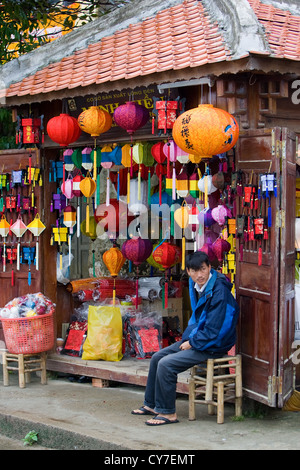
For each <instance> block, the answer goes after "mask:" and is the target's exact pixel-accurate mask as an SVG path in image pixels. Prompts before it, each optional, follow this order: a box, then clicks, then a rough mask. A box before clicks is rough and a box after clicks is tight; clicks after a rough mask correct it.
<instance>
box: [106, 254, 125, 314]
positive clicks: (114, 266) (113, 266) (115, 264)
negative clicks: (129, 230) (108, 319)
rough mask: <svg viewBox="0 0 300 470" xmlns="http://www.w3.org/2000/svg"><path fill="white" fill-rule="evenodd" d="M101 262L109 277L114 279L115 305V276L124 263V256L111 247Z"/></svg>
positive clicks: (114, 297)
mask: <svg viewBox="0 0 300 470" xmlns="http://www.w3.org/2000/svg"><path fill="white" fill-rule="evenodd" d="M102 259H103V262H104V264H105V266H106V267H107V269H108V270H109V272H110V274H111V276H112V277H113V278H114V286H113V305H115V300H116V280H115V278H116V276H117V275H118V274H119V272H120V270H121V268H122V266H123V264H124V263H125V261H126V258H125V256H124V255H123V253H122V252H121V250H119V248H117V247H116V246H113V247H112V248H110V249H109V250H107V251H105V252H104V253H103V255H102Z"/></svg>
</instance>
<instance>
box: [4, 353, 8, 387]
mask: <svg viewBox="0 0 300 470" xmlns="http://www.w3.org/2000/svg"><path fill="white" fill-rule="evenodd" d="M3 385H4V387H8V385H9V378H8V370H7V357H6V352H4V353H3Z"/></svg>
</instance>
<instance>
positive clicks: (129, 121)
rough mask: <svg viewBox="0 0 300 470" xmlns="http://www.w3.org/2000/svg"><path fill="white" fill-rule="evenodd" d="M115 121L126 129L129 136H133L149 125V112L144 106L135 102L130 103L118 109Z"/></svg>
mask: <svg viewBox="0 0 300 470" xmlns="http://www.w3.org/2000/svg"><path fill="white" fill-rule="evenodd" d="M114 120H115V123H116V124H117V125H118V126H120V127H122V129H125V130H126V131H127V132H128V134H133V133H134V132H135V131H137V130H138V129H140V128H141V127H143V126H144V125H145V124H147V122H148V120H149V111H148V110H147V109H146V108H145V107H144V106H142V105H140V104H138V103H135V102H134V101H128V102H127V103H125V104H122V105H121V106H118V107H117V109H116V110H115V112H114Z"/></svg>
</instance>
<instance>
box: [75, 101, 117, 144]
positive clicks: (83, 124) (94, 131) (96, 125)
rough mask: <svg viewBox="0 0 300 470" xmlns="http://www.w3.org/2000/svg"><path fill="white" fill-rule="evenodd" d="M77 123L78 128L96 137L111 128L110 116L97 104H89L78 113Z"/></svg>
mask: <svg viewBox="0 0 300 470" xmlns="http://www.w3.org/2000/svg"><path fill="white" fill-rule="evenodd" d="M78 124H79V127H80V129H81V130H83V131H84V132H86V133H87V134H90V135H91V137H98V136H99V135H100V134H103V133H104V132H106V131H108V130H109V129H110V128H111V126H112V118H111V115H110V114H109V113H108V112H107V111H104V110H103V109H100V108H98V106H91V107H90V108H89V109H86V110H85V111H83V112H82V113H81V114H79V116H78Z"/></svg>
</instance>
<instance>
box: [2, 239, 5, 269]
mask: <svg viewBox="0 0 300 470" xmlns="http://www.w3.org/2000/svg"><path fill="white" fill-rule="evenodd" d="M2 258H3V272H4V273H5V271H6V245H5V243H3V257H2Z"/></svg>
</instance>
